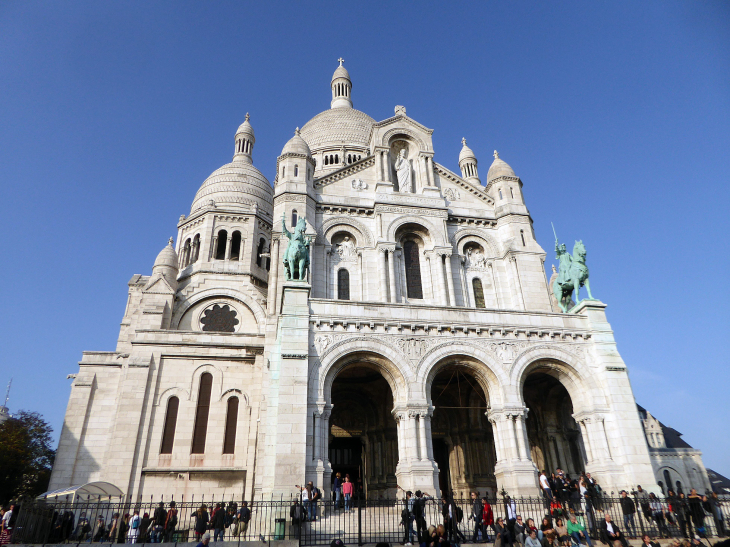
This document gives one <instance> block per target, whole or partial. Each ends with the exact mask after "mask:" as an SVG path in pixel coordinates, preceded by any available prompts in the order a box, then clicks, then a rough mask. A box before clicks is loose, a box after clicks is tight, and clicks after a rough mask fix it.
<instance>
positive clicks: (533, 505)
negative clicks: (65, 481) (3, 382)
mask: <svg viewBox="0 0 730 547" xmlns="http://www.w3.org/2000/svg"><path fill="white" fill-rule="evenodd" d="M508 499H509V498H504V497H499V498H491V499H489V500H488V502H489V503H490V505H491V506H492V510H493V513H494V518H495V520H496V519H497V518H498V517H502V518H504V520H505V523H508V520H509V519H508V511H507V507H508V503H511V502H508ZM632 499H634V503H635V506H636V513H635V514H634V517H633V521H634V528H633V529H631V526H629V527H628V529H626V527H625V521H624V513H623V511H622V508H621V502H620V498H613V497H606V496H603V497H598V498H594V499H593V500H592V502H586V501H585V500H564V501H562V502H559V503H555V504H553V506H552V507H551V506H550V504H548V503H547V501H546V500H545V499H544V498H541V497H533V498H530V497H525V498H513V499H512V500H511V501H513V502H514V506H515V510H516V514H517V515H520V516H521V517H522V520H523V523H527V520H528V519H533V520H534V521H535V525H536V527H537V528H538V529H539V528H540V524H541V522H542V519H543V517H546V516H549V517H550V518H552V519H553V520H554V519H555V518H557V517H562V518H563V519H565V518H567V517H568V516H569V515H570V514H575V515H576V517H577V519H578V520H579V521H580V522H581V523H582V524H583V525H584V526H585V527H586V529H587V530H588V531H589V533H590V535H591V536H592V537H594V538H596V539H598V538H599V528H598V527H599V526H600V522H601V521H602V520H604V519H605V514H609V515H611V519H612V520H613V522H614V523H615V524H616V525H617V526H618V527H619V528H620V529H621V530H622V531H623V532H624V533H625V535H626V536H627V537H640V536H641V535H642V534H644V533H648V534H649V535H650V536H652V538H654V537H658V536H660V535H663V536H666V537H684V536H685V535H687V536H690V537H692V536H693V535H694V534H699V535H703V536H705V537H713V536H718V535H719V534H718V532H719V533H720V534H722V535H724V532H723V530H722V528H721V523H720V522H717V520H716V519H715V517H714V515H713V514H712V513H710V514H709V515H707V514H706V513H705V508H704V507H702V506H701V504H700V505H699V506H694V505H692V502H690V503H689V504H688V506H687V512H686V515H685V512H684V511H682V510H679V511H678V508H673V509H674V511H668V509H669V507H668V505H667V502H666V500H664V499H662V500H660V501H661V502H662V504H664V507H665V508H666V509H667V513H666V514H664V515H662V518H658V517H657V518H655V517H654V516H652V515H651V514H650V513H645V512H644V510H643V509H642V504H641V503H640V501H639V499H638V498H632ZM295 502H297V503H298V500H296V498H294V497H292V498H289V499H284V498H276V499H273V498H269V499H257V500H255V501H252V502H249V504H248V507H249V509H250V510H251V518H250V521H249V522H248V523H245V525H244V523H243V522H238V521H237V519H236V518H234V515H235V514H236V512H237V511H238V509H240V508H241V507H242V502H241V501H233V500H227V501H223V500H215V499H211V500H210V501H207V500H205V499H203V500H201V501H187V502H186V501H178V502H170V501H168V502H165V503H164V504H163V505H164V510H165V511H166V512H167V511H170V508H171V507H170V506H171V504H172V503H174V505H175V507H174V509H175V510H176V517H177V518H176V519H175V520H176V522H175V523H174V526H172V525H171V523H169V521H168V526H167V528H165V526H164V525H162V526H158V525H156V524H155V522H154V520H152V519H154V515H155V510H156V509H157V508H158V506H159V503H160V502H159V501H158V502H154V501H152V500H150V501H149V502H142V501H137V502H124V501H123V502H119V503H111V502H109V501H101V500H94V499H87V500H74V501H69V500H52V501H51V500H46V501H39V500H32V501H28V502H25V503H22V504H20V507H19V508H18V509H17V510H18V511H19V513H18V517H17V519H16V522H15V527H14V529H13V535H12V539H11V541H12V543H25V544H45V543H65V542H69V543H80V542H101V541H104V542H109V541H119V538H120V537H122V538H123V539H122V540H121V541H122V542H123V541H125V540H126V539H127V538H128V536H129V534H130V532H131V533H132V534H133V535H135V534H136V535H137V538H136V542H137V543H150V542H155V540H157V539H159V540H160V541H165V542H176V543H183V542H189V541H197V540H198V538H199V534H197V533H196V522H197V518H196V516H195V515H196V512H197V510H198V509H199V508H200V507H201V505H203V504H205V505H206V507H207V512H208V516H209V517H211V515H212V511H213V509H214V508H215V507H216V505H218V504H219V503H220V504H222V506H223V510H224V511H226V513H228V514H229V515H231V516H230V517H229V518H227V519H225V520H226V524H227V526H226V527H225V528H224V529H223V531H222V538H220V539H223V540H225V541H234V542H236V541H238V542H241V541H252V540H253V541H267V542H268V541H271V540H297V541H299V543H300V544H301V545H303V546H309V545H328V544H329V543H330V542H331V541H332V540H333V539H341V540H342V541H343V542H344V543H345V544H346V545H353V544H357V545H364V544H366V543H377V542H381V541H385V542H389V543H400V542H408V541H409V540H410V539H411V538H410V537H409V536H408V534H409V531H407V530H406V527H405V526H404V525H403V521H404V519H405V520H406V522H410V523H411V525H412V527H413V531H414V532H416V533H417V532H418V523H417V522H413V519H411V518H410V514H409V513H405V514H404V509H405V508H406V504H405V502H404V500H403V499H399V500H366V499H364V498H357V497H356V498H354V499H352V500H351V505H350V507H345V504H344V500H341V501H340V503H339V504H336V503H335V502H334V501H332V500H329V499H327V500H321V501H319V502H317V503H316V504H314V505H313V506H312V505H309V504H307V502H304V505H301V507H302V508H303V509H304V510H302V511H301V515H302V517H303V518H301V519H299V520H297V519H296V518H292V515H293V514H295V515H296V514H297V510H296V509H294V510H293V509H292V507H293V506H294V505H295ZM454 503H455V507H458V508H459V509H458V510H456V511H454V509H453V508H452V514H453V513H454V512H456V514H457V517H458V515H459V513H461V515H462V518H461V520H460V521H459V522H458V523H456V526H455V528H456V529H457V530H458V531H459V533H460V534H461V535H462V536H463V537H464V538H465V540H466V541H467V542H469V541H471V540H472V539H473V538H474V534H475V528H477V530H476V536H477V539H478V540H479V541H483V540H485V539H486V540H488V541H493V540H494V530H493V529H492V528H491V527H489V528H488V529H484V528H482V527H480V526H476V527H475V522H474V521H473V520H472V519H471V518H470V517H471V513H472V500H470V499H461V500H454ZM720 508H721V511H722V513H721V514H722V515H723V518H724V522H725V523H727V522H728V521H730V498H723V499H722V500H721V507H720ZM443 509H444V507H443V504H442V503H441V501H440V500H434V499H428V500H426V501H425V502H424V503H423V519H421V524H422V527H423V528H425V527H427V526H430V525H433V526H438V525H439V524H444V517H443V516H442V515H443ZM135 510H137V511H139V515H140V517H143V516H144V515H145V513H146V514H147V515H148V516H149V519H150V522H149V523H147V522H146V519H143V520H142V523H141V524H142V526H140V527H139V528H138V529H136V531H132V530H130V529H129V528H128V524H123V523H124V520H125V515H133V513H134V511H135ZM447 512H448V509H447ZM115 515H118V517H115ZM313 517H315V518H314V519H313ZM115 519H116V524H114V523H115ZM457 520H458V519H457ZM683 521H684V524H683ZM508 524H509V523H508ZM683 525H684V528H683ZM205 528H207V527H202V526H201V527H199V528H198V531H200V530H201V529H205ZM409 528H410V526H409ZM209 531H210V533H211V535H212V536H213V535H214V534H215V530H213V529H210V530H209ZM110 534H111V536H114V537H110ZM485 536H486V537H485ZM456 539H457V540H458V541H459V542H464V539H462V538H460V537H457V538H456ZM414 543H415V541H414Z"/></svg>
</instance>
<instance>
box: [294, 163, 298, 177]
mask: <svg viewBox="0 0 730 547" xmlns="http://www.w3.org/2000/svg"><path fill="white" fill-rule="evenodd" d="M298 176H299V166H298V165H295V166H294V178H297V177H298Z"/></svg>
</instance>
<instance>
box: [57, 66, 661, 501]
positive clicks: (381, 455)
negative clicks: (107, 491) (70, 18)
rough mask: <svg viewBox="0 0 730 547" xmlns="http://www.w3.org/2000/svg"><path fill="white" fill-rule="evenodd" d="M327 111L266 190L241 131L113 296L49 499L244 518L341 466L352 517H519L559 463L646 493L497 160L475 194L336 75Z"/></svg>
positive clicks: (648, 475) (576, 321) (583, 332)
mask: <svg viewBox="0 0 730 547" xmlns="http://www.w3.org/2000/svg"><path fill="white" fill-rule="evenodd" d="M331 89H332V103H331V105H332V108H331V109H329V110H326V111H325V112H323V113H322V114H319V115H317V116H315V117H314V118H313V119H312V120H310V121H309V122H308V123H307V124H305V125H304V126H303V127H302V130H301V131H299V130H298V129H297V131H296V132H295V135H294V137H292V139H291V140H290V141H289V142H288V143H287V144H286V146H285V147H284V149H283V150H282V154H281V156H280V157H279V158H278V161H277V175H276V178H275V180H274V184H273V187H272V185H271V184H270V183H269V182H268V181H267V180H266V178H265V177H264V176H263V175H262V174H261V172H260V171H259V170H258V169H256V168H255V167H254V165H253V161H252V157H253V156H252V152H253V146H254V143H255V138H254V134H253V129H252V127H251V125H250V123H249V120H248V116H247V118H246V121H245V122H244V124H243V125H241V127H240V128H239V129H238V131H237V133H236V138H235V155H234V158H233V162H232V163H230V164H228V165H225V166H223V167H222V168H220V169H218V170H217V171H216V172H214V173H213V174H212V175H211V176H210V177H209V178H208V179H207V180H206V181H205V182H204V183H203V185H202V186H201V188H200V190H199V191H198V193H197V195H196V196H195V200H194V202H193V206H192V209H191V212H190V215H188V216H187V217H186V216H182V217H181V218H180V221H179V222H178V225H177V227H178V235H177V245H176V248H175V249H173V248H172V246H168V247H167V248H165V249H164V250H163V251H162V252H161V253H160V256H159V257H158V258H157V260H156V262H155V266H154V268H153V274H152V276H150V277H147V276H140V275H135V276H134V277H133V278H132V280H131V281H130V283H129V299H128V303H127V309H126V311H125V314H124V318H123V320H122V327H121V331H120V336H119V342H118V345H117V349H116V351H114V352H85V353H84V356H83V359H82V361H81V363H80V371H79V373H78V375H77V376H76V378H75V380H74V383H73V387H72V391H71V397H70V400H69V404H68V409H67V412H66V419H65V422H64V427H63V431H62V433H61V439H60V444H59V451H58V456H57V460H56V464H55V467H54V471H53V476H52V480H51V486H50V488H51V489H57V488H61V487H63V486H67V485H71V484H80V483H85V482H90V481H94V480H104V481H109V482H111V483H113V484H115V485H117V486H119V487H120V488H121V489H122V490H123V491H125V493H126V494H128V495H129V496H131V497H133V498H136V497H138V496H142V497H143V498H147V497H149V496H153V497H155V498H158V497H159V496H160V495H164V496H166V498H167V497H169V496H171V495H174V496H175V497H176V499H178V496H185V497H187V496H189V495H193V494H205V495H208V494H210V495H211V496H220V495H221V494H223V495H225V496H235V497H238V498H241V497H249V498H250V497H251V496H252V495H256V494H259V493H263V494H270V493H271V494H280V493H283V494H287V493H291V492H294V491H295V485H296V484H303V483H304V481H308V480H312V481H314V482H315V483H316V484H318V485H320V487H322V488H323V489H329V485H330V479H331V474H332V472H333V471H339V470H340V468H341V469H343V470H345V471H347V469H352V470H354V469H356V468H357V469H358V470H359V471H358V473H361V475H360V479H361V481H362V486H363V488H364V489H365V490H369V495H370V494H373V495H393V494H394V493H395V486H396V484H397V485H398V486H400V487H402V488H404V489H413V490H415V489H417V488H421V489H423V490H426V491H428V492H434V491H438V489H439V488H440V487H441V488H449V489H451V490H453V491H454V492H455V493H459V494H463V493H465V492H466V491H468V490H469V489H470V488H480V489H481V491H485V490H487V491H488V490H492V491H496V490H497V489H501V488H504V489H506V490H507V491H508V492H509V493H510V494H513V495H520V494H535V493H536V492H537V475H536V473H537V465H540V466H546V467H555V466H558V465H560V466H561V467H563V468H566V467H567V468H572V469H573V471H577V470H582V469H587V470H589V471H591V472H592V473H593V474H594V476H598V477H600V478H601V483H602V484H603V488H604V490H609V491H610V490H611V489H616V488H627V487H630V486H634V485H636V484H642V485H643V486H644V487H645V488H647V489H649V490H656V489H657V488H656V479H655V476H654V472H653V470H652V462H651V460H650V455H649V448H648V446H647V443H646V440H645V437H644V429H643V426H642V422H641V420H640V418H639V414H638V412H637V407H636V403H635V400H634V395H633V393H632V390H631V385H630V383H629V378H628V374H627V370H626V366H625V364H624V363H623V361H622V359H621V357H620V355H619V353H618V351H617V348H616V343H615V341H614V338H613V333H612V330H611V327H610V325H609V323H608V321H607V319H606V315H605V313H604V309H605V305H604V304H602V303H601V302H598V301H584V302H582V303H580V304H579V305H578V306H577V307H576V308H575V309H573V310H572V312H571V313H568V314H562V313H558V312H559V310H558V308H557V307H556V305H555V302H554V299H552V298H551V291H550V290H549V287H548V280H547V277H546V274H545V267H544V262H545V257H546V255H545V251H544V250H543V249H542V248H541V247H540V246H539V245H538V243H537V242H536V240H535V238H534V234H533V230H532V220H531V218H530V216H529V213H528V211H527V208H526V205H525V203H524V199H523V194H522V186H523V183H522V181H521V180H520V179H519V178H518V177H517V176H516V175H515V173H514V171H513V170H512V168H511V167H510V166H509V165H507V164H506V163H505V162H504V161H503V160H502V159H500V158H499V157H498V154H497V153H496V152H495V159H494V162H493V163H492V165H491V167H490V169H489V171H488V173H487V176H486V185H483V184H482V182H481V178H480V176H479V173H478V170H477V159H476V157H475V155H474V153H473V152H472V151H471V150H470V149H469V148H468V147H467V146H466V142H465V141H464V147H463V150H462V153H461V154H460V156H459V159H458V164H459V168H460V171H461V173H460V174H459V173H456V172H453V171H451V170H450V169H448V168H447V167H445V166H444V165H442V164H441V163H438V162H437V161H436V159H435V151H434V147H433V142H432V133H433V131H432V130H431V129H428V128H427V127H425V126H423V125H421V124H420V123H419V122H417V121H415V120H413V119H411V118H410V117H408V115H407V114H406V109H405V108H404V107H401V106H399V107H396V110H395V115H394V116H393V117H391V118H388V119H386V120H383V121H380V122H376V121H375V120H374V119H372V118H371V117H370V116H368V115H366V114H364V113H362V112H359V111H357V110H355V109H354V108H353V106H352V105H353V100H352V94H351V93H352V82H351V80H350V77H349V74H348V73H347V71H346V70H345V69H344V67H343V66H340V67H338V68H337V71H336V72H335V75H334V76H333V79H332V82H331ZM399 155H400V156H402V157H403V158H405V161H406V162H407V164H408V165H410V172H406V171H404V169H407V165H406V167H405V168H404V164H403V162H401V163H399V164H398V165H399V166H400V169H399V170H398V171H396V167H395V165H396V163H395V160H396V158H397V157H398V156H399ZM399 181H400V184H399ZM401 185H402V186H403V187H400V186H401ZM302 217H303V218H304V219H306V222H307V234H308V235H309V236H311V238H312V243H311V246H310V249H311V252H310V260H311V264H310V272H309V275H308V279H306V280H302V281H291V282H288V281H286V280H285V274H284V268H283V265H282V264H281V261H282V256H283V253H284V250H285V248H286V245H287V239H286V237H285V236H284V235H283V230H282V218H283V219H284V222H285V223H286V226H287V228H288V229H289V230H291V229H292V226H293V225H294V224H295V221H296V220H297V219H299V218H302ZM345 272H346V273H345ZM206 374H209V375H210V376H206ZM449 375H450V376H449ZM204 378H207V379H204ZM453 378H457V380H458V381H464V382H465V384H464V385H465V386H466V383H468V384H469V386H470V387H469V388H468V389H469V392H470V393H471V397H472V398H471V399H470V400H469V401H462V399H461V391H460V390H461V387H460V385H459V387H458V389H457V387H455V384H453V383H452V380H453ZM459 379H461V380H459ZM208 381H210V384H207V383H206V382H208ZM444 382H445V383H444ZM437 384H438V386H439V391H440V393H435V391H434V390H435V386H436V385H437ZM442 385H443V386H444V387H443V390H442V389H441V386H442ZM368 386H369V387H368ZM465 389H466V387H465ZM358 391H359V393H358ZM442 394H446V395H445V396H447V397H452V398H453V397H457V399H454V400H455V401H456V403H454V404H442V402H441V399H439V397H441V395H442ZM542 394H545V395H546V397H547V396H548V394H552V395H550V397H553V398H552V399H550V398H549V397H548V398H546V402H545V403H540V405H542V406H539V405H538V404H537V403H535V405H537V406H535V410H534V411H533V409H532V408H531V406H530V405H531V404H532V401H537V399H536V398H535V397H537V396H541V395H542ZM365 395H367V396H365ZM528 395H529V396H528ZM234 399H235V400H234ZM335 399H337V400H338V401H339V402H337V403H335V402H334V400H335ZM173 400H176V401H177V402H174V401H173ZM171 401H172V402H171ZM348 401H352V405H350V403H348ZM171 405H173V406H174V407H175V410H174V411H172V410H171V408H172V407H171ZM175 405H176V406H175ZM357 405H360V406H357ZM368 405H369V406H368ZM538 406H539V408H538ZM348 407H350V408H348ZM232 408H233V409H234V410H233V411H232V410H231V409H232ZM360 408H362V409H366V408H367V409H368V410H367V411H363V412H360V411H354V410H353V409H355V410H356V409H360ZM232 413H233V416H232ZM171 416H172V417H171ZM460 417H463V420H462V419H461V418H460ZM173 418H174V419H173ZM204 418H205V419H204ZM460 421H461V422H463V423H459V422H460ZM204 422H205V423H204ZM170 428H173V430H174V431H173V433H172V434H170ZM470 429H473V431H471V430H470ZM457 430H458V431H459V432H460V433H458V434H456V433H455V432H456V431H457ZM231 431H235V435H234V437H235V438H232V436H231ZM201 432H202V433H201ZM201 434H202V444H201ZM336 446H339V447H342V448H336ZM353 447H354V448H353ZM353 450H354V451H355V453H354V454H353ZM348 451H349V452H348ZM358 451H360V452H359V454H357V452H358ZM330 456H332V458H331V457H330ZM335 456H336V457H335ZM340 456H343V459H341V460H340ZM333 459H336V460H337V461H332V460H333ZM348 466H349V467H348ZM353 472H354V471H353ZM445 475H446V476H445Z"/></svg>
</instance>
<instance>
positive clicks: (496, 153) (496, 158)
mask: <svg viewBox="0 0 730 547" xmlns="http://www.w3.org/2000/svg"><path fill="white" fill-rule="evenodd" d="M494 159H495V160H498V159H499V152H497V151H496V150H495V151H494Z"/></svg>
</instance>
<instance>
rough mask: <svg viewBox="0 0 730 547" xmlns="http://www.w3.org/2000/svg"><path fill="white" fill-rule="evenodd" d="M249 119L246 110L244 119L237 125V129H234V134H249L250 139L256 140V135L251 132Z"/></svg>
mask: <svg viewBox="0 0 730 547" xmlns="http://www.w3.org/2000/svg"><path fill="white" fill-rule="evenodd" d="M249 119H251V116H249V115H248V112H246V120H245V121H244V122H243V123H242V124H241V125H239V126H238V131H236V136H238V135H242V134H243V135H249V136H250V137H251V140H252V141H254V142H256V137H254V134H253V127H252V126H251V124H250V123H249V121H248V120H249Z"/></svg>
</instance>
